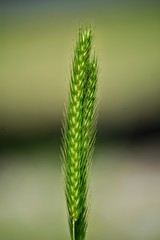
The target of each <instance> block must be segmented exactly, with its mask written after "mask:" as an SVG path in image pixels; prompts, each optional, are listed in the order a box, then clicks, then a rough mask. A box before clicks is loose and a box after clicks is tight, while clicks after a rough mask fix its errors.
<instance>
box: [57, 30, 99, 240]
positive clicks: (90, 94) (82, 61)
mask: <svg viewBox="0 0 160 240" xmlns="http://www.w3.org/2000/svg"><path fill="white" fill-rule="evenodd" d="M91 43H92V32H91V28H90V27H88V28H80V29H79V35H78V39H77V43H76V47H75V51H74V57H73V61H72V70H71V81H70V89H69V100H68V104H67V109H66V112H65V118H64V124H63V129H62V151H61V157H62V168H63V173H64V179H65V196H66V203H67V209H68V221H69V228H70V235H71V240H85V236H86V228H87V220H88V204H87V202H88V201H87V192H88V174H89V168H90V163H91V159H92V152H93V147H94V146H93V145H94V143H95V131H96V129H95V120H96V119H95V99H96V90H97V60H96V57H95V55H93V56H91Z"/></svg>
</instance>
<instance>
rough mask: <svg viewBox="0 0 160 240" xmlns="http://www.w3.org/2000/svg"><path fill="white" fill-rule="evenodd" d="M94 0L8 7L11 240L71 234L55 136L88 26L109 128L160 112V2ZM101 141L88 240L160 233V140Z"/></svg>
mask: <svg viewBox="0 0 160 240" xmlns="http://www.w3.org/2000/svg"><path fill="white" fill-rule="evenodd" d="M15 2H16V1H15ZM41 2H43V1H41ZM142 2H143V1H142ZM147 2H148V1H147ZM153 2H155V1H153ZM94 4H95V5H94ZM94 4H92V7H90V5H89V4H88V5H87V6H86V5H85V3H84V2H83V3H82V4H79V5H76V3H75V4H74V7H73V8H72V7H71V6H72V5H71V4H70V5H69V7H67V4H64V3H63V4H59V5H58V6H57V5H54V2H53V3H52V4H49V3H48V2H47V3H45V2H44V3H43V4H39V3H37V2H36V3H35V4H34V5H32V4H26V5H24V6H23V4H22V5H19V4H17V3H15V4H14V3H13V2H12V4H11V5H10V4H8V6H7V5H6V6H2V8H1V20H2V21H1V22H0V28H1V37H0V41H1V44H0V48H1V49H0V52H1V54H0V66H1V70H0V128H1V131H0V136H1V137H2V144H4V147H3V149H1V154H0V160H1V162H0V164H1V165H0V239H2V240H32V239H34V240H44V239H45V240H51V239H52V240H53V239H55V240H62V239H69V233H68V226H67V217H66V209H65V200H64V194H63V178H62V173H61V169H60V159H59V152H60V150H59V135H58V134H57V133H56V132H55V134H54V131H53V135H52V134H51V136H50V135H49V139H47V137H46V132H47V133H48V132H52V128H53V129H54V128H56V127H57V126H59V125H60V120H61V118H62V112H63V109H64V106H63V105H64V102H65V101H66V97H67V90H68V81H69V72H70V66H71V55H72V54H73V48H74V44H75V40H76V34H77V29H78V27H79V26H80V25H82V24H84V25H86V24H90V23H91V24H92V26H93V32H94V44H95V50H96V53H97V55H98V58H99V92H98V93H99V97H100V103H99V108H100V117H99V120H100V124H101V125H102V126H100V127H101V128H103V127H104V128H106V129H109V128H110V127H112V128H113V129H114V128H117V127H119V126H120V127H122V128H125V127H127V126H130V125H132V124H134V123H139V122H141V121H142V122H143V121H145V120H151V121H152V119H158V118H159V102H160V67H159V62H160V45H159V42H160V31H159V25H160V11H159V7H155V6H152V4H151V5H145V4H140V5H139V4H137V5H136V4H135V5H134V4H133V5H132V4H124V3H123V4H118V5H117V4H115V5H114V4H113V5H112V4H111V5H110V4H109V5H107V4H104V3H103V4H102V3H101V4H96V1H94ZM106 125H107V127H106ZM122 134H123V133H122ZM33 135H34V136H36V137H35V139H37V140H34V139H33ZM3 137H4V139H5V141H6V142H5V143H4V142H3ZM17 138H20V139H23V140H24V143H21V141H17ZM8 139H9V140H8ZM10 139H11V140H10ZM15 139H16V141H17V142H16V143H15ZM104 140H105V136H104ZM8 141H10V144H7V143H8ZM98 142H99V144H97V148H96V152H95V155H94V163H93V168H92V175H91V189H92V190H91V196H92V198H91V199H92V200H91V202H92V204H91V212H90V219H89V228H88V235H87V237H88V238H87V239H88V240H89V239H92V240H97V239H98V240H107V239H110V240H117V239H119V240H158V239H160V190H159V186H160V165H159V159H160V150H159V149H160V141H158V140H156V141H153V139H150V140H149V141H147V142H146V141H144V142H141V143H139V144H138V143H137V144H135V145H129V144H128V143H127V142H121V141H119V142H114V139H113V142H112V143H110V142H106V141H104V142H103V141H99V140H98Z"/></svg>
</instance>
